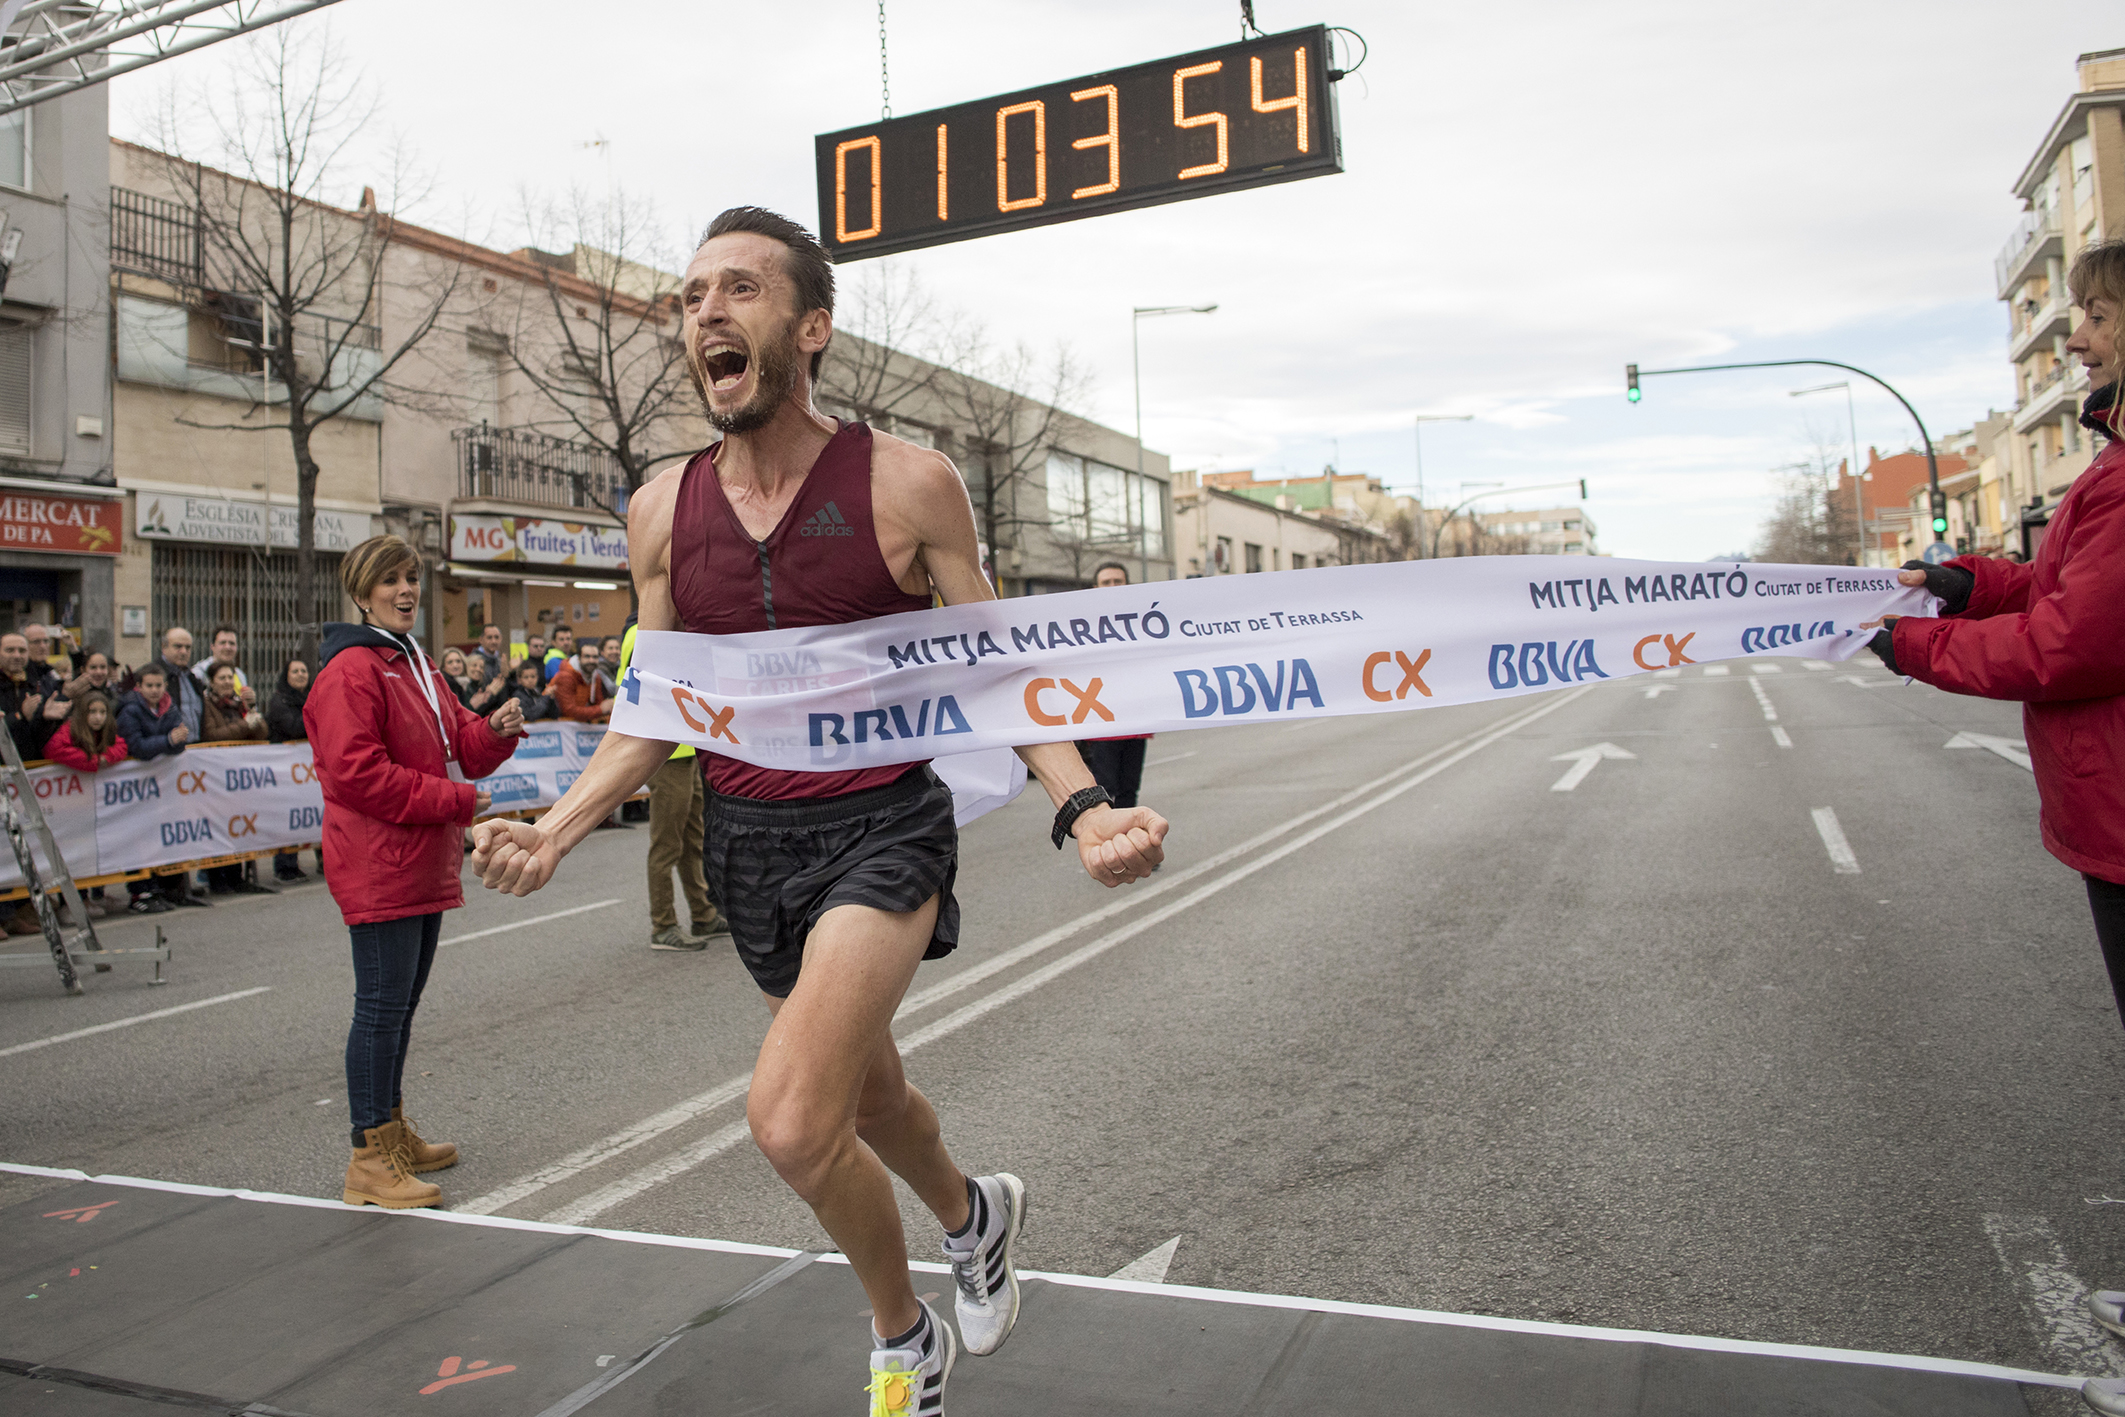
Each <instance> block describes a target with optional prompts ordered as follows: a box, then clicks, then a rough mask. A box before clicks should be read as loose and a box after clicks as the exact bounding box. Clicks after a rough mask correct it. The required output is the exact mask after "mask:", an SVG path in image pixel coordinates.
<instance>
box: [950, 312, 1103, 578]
mask: <svg viewBox="0 0 2125 1417" xmlns="http://www.w3.org/2000/svg"><path fill="white" fill-rule="evenodd" d="M1089 382H1090V374H1089V371H1088V370H1086V369H1085V367H1084V366H1083V365H1082V364H1081V363H1079V362H1078V360H1077V358H1076V356H1075V355H1073V354H1072V353H1071V352H1070V350H1069V348H1068V347H1067V346H1064V345H1057V346H1056V347H1055V349H1054V350H1053V351H1052V352H1050V353H1049V354H1047V355H1041V354H1038V353H1036V352H1035V351H1034V350H1033V348H1032V347H1031V346H1030V345H1027V344H1024V343H1019V344H1015V345H1012V346H1011V347H1009V348H1008V349H999V348H996V347H995V346H992V345H990V344H989V343H988V341H987V339H986V338H985V337H984V336H983V335H982V333H981V332H980V331H979V330H978V329H972V330H970V331H969V332H968V333H967V334H966V335H965V336H964V337H963V343H962V352H961V354H960V357H959V359H958V360H957V361H955V362H954V364H953V365H952V366H951V367H950V368H948V369H947V370H945V371H944V373H943V375H942V377H940V378H939V379H938V381H937V389H936V392H937V396H938V401H939V402H940V403H941V404H942V405H943V406H944V408H945V409H946V410H947V411H948V414H949V416H950V418H951V421H952V425H953V427H954V428H955V429H956V430H957V431H958V433H959V435H960V437H961V438H963V439H964V440H965V443H966V447H965V449H964V450H963V456H962V459H961V464H960V472H961V474H962V475H963V476H964V477H965V478H966V480H967V491H968V494H969V495H970V496H971V497H972V498H973V501H974V519H975V521H976V522H977V523H978V524H979V525H980V527H981V534H982V540H983V542H984V543H986V544H987V546H988V548H989V554H990V556H991V557H992V558H993V557H995V556H997V555H998V554H999V553H1000V552H1001V551H1002V550H1003V549H1004V548H1006V547H1013V546H1017V545H1018V544H1019V540H1020V536H1021V534H1022V532H1023V529H1024V528H1025V527H1027V526H1041V527H1047V528H1049V533H1048V534H1049V538H1050V539H1051V540H1052V541H1053V542H1054V543H1055V544H1056V546H1057V547H1059V548H1060V549H1062V550H1063V551H1065V552H1066V553H1068V554H1070V555H1071V556H1072V557H1073V560H1074V562H1075V563H1082V561H1083V559H1084V557H1085V555H1086V554H1087V553H1088V552H1089V551H1090V550H1092V549H1094V544H1093V542H1092V540H1091V538H1090V536H1089V532H1088V533H1086V534H1083V535H1079V534H1076V533H1073V532H1072V531H1071V530H1070V529H1069V528H1061V527H1055V526H1053V525H1052V524H1051V521H1050V518H1049V515H1048V503H1047V497H1046V493H1045V492H1044V491H1043V492H1042V493H1041V497H1040V501H1039V504H1038V505H1037V506H1036V507H1033V508H1030V509H1029V508H1027V507H1025V506H1024V505H1022V503H1023V501H1024V500H1025V499H1024V498H1023V497H1022V496H1021V494H1022V493H1023V492H1025V490H1026V489H1027V488H1028V487H1029V486H1032V485H1038V486H1041V487H1043V488H1044V487H1045V485H1046V471H1047V463H1048V457H1049V454H1050V453H1051V452H1052V451H1053V450H1054V449H1055V447H1056V446H1057V445H1058V444H1059V443H1061V442H1063V441H1064V437H1063V435H1064V434H1065V433H1066V432H1067V431H1068V430H1069V429H1070V428H1071V427H1073V426H1074V425H1075V424H1076V423H1077V422H1078V420H1077V418H1076V417H1075V416H1074V415H1072V414H1070V413H1067V412H1065V411H1064V410H1066V409H1067V408H1069V407H1071V406H1073V405H1075V404H1077V403H1079V402H1080V401H1081V400H1082V399H1083V397H1084V394H1085V391H1086V389H1087V387H1088V385H1089ZM1077 578H1078V579H1080V580H1082V579H1083V578H1084V576H1083V568H1082V565H1081V564H1079V565H1078V569H1077Z"/></svg>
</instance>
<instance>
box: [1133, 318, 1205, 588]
mask: <svg viewBox="0 0 2125 1417" xmlns="http://www.w3.org/2000/svg"><path fill="white" fill-rule="evenodd" d="M1215 309H1217V306H1216V305H1215V304H1210V305H1139V306H1136V307H1135V308H1134V309H1132V310H1131V311H1130V312H1129V382H1130V383H1131V384H1132V385H1134V386H1135V389H1136V495H1137V506H1138V507H1139V508H1141V507H1142V506H1143V495H1144V366H1143V357H1142V355H1141V354H1139V352H1138V347H1137V346H1138V341H1137V337H1136V327H1137V325H1138V323H1139V322H1140V321H1142V319H1143V318H1144V316H1146V315H1207V314H1209V313H1210V312H1211V311H1212V310H1215ZM1136 564H1137V580H1138V581H1140V582H1141V581H1147V580H1149V579H1151V553H1150V552H1148V551H1146V550H1145V549H1144V529H1143V528H1142V527H1141V526H1139V527H1138V528H1137V529H1136Z"/></svg>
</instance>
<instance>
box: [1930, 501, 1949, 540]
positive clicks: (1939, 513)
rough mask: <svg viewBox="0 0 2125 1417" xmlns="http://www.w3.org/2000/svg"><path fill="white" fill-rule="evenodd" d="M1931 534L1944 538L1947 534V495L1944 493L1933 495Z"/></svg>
mask: <svg viewBox="0 0 2125 1417" xmlns="http://www.w3.org/2000/svg"><path fill="white" fill-rule="evenodd" d="M1933 534H1934V535H1935V536H1946V535H1947V534H1948V494H1947V493H1945V492H1936V493H1934V494H1933Z"/></svg>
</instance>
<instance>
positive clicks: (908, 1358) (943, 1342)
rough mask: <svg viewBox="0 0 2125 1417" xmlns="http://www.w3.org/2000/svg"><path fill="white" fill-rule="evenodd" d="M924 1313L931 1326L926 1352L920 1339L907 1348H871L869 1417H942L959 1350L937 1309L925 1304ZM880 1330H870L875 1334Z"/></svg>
mask: <svg viewBox="0 0 2125 1417" xmlns="http://www.w3.org/2000/svg"><path fill="white" fill-rule="evenodd" d="M915 1302H916V1303H918V1304H922V1301H921V1300H920V1299H918V1300H916V1301H915ZM922 1313H923V1317H924V1318H925V1319H927V1320H928V1321H929V1327H930V1342H929V1345H928V1348H929V1351H928V1352H927V1353H925V1352H924V1351H923V1348H924V1345H923V1343H922V1341H921V1340H920V1339H917V1340H916V1341H915V1343H913V1344H912V1345H910V1346H909V1347H906V1348H886V1347H883V1346H882V1345H881V1346H880V1347H877V1348H873V1349H872V1350H871V1384H870V1387H869V1389H868V1391H869V1393H870V1396H871V1405H870V1409H869V1411H870V1417H942V1414H943V1412H944V1384H945V1379H947V1378H949V1377H951V1376H952V1362H953V1360H954V1359H956V1358H957V1357H958V1356H959V1350H958V1347H957V1345H956V1344H954V1343H953V1341H952V1330H951V1329H950V1328H948V1327H946V1326H945V1323H944V1321H943V1320H941V1319H939V1318H938V1317H937V1314H936V1311H935V1310H933V1309H931V1308H930V1306H929V1305H928V1304H922ZM877 1333H878V1330H876V1329H872V1330H871V1334H872V1336H873V1337H876V1336H877Z"/></svg>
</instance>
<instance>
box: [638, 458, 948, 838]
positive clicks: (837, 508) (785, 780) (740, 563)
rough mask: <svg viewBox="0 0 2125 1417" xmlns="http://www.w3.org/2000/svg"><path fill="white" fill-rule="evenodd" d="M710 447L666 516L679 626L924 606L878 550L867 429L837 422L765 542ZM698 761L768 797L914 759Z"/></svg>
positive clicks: (902, 769) (839, 618)
mask: <svg viewBox="0 0 2125 1417" xmlns="http://www.w3.org/2000/svg"><path fill="white" fill-rule="evenodd" d="M720 446H722V445H721V444H720V443H719V444H717V445H716V447H720ZM716 447H711V448H708V449H706V450H704V451H702V452H699V453H696V454H694V457H693V460H692V461H691V462H689V463H687V465H686V471H685V472H684V473H682V474H681V475H680V480H679V502H678V506H677V507H676V508H675V509H674V511H673V513H672V523H671V598H672V603H673V604H674V605H675V606H677V608H678V611H679V623H680V625H681V626H683V627H684V628H685V629H686V630H688V631H689V632H691V633H693V634H697V635H738V634H747V633H750V632H752V631H755V630H786V629H791V628H794V627H796V626H799V625H846V624H849V623H851V622H853V621H857V620H874V619H876V618H878V617H879V616H881V615H898V614H900V613H901V612H902V611H906V610H927V609H929V608H930V598H929V597H928V596H926V595H909V594H908V593H907V592H906V591H904V590H902V589H901V588H900V586H899V584H898V583H897V582H895V581H894V579H893V574H892V572H891V571H890V570H889V569H888V568H887V567H886V564H885V556H884V553H882V552H881V551H879V549H878V527H877V524H876V523H875V522H873V521H872V519H871V430H870V428H869V426H868V425H866V424H862V423H844V424H842V425H841V429H840V431H839V432H837V433H835V434H834V436H833V438H832V439H831V440H829V441H828V443H827V445H826V447H825V449H824V450H823V451H822V452H821V453H820V454H819V460H818V461H817V462H815V463H813V464H812V470H811V471H810V472H809V473H807V474H806V475H805V478H804V484H803V485H802V486H801V487H799V488H798V489H797V497H796V500H794V501H792V502H791V503H790V504H789V510H788V511H786V512H784V513H783V514H782V520H781V521H780V522H778V523H776V525H775V529H774V530H773V531H771V532H769V533H768V536H767V539H766V540H765V541H755V540H753V538H752V534H751V533H750V532H748V531H747V530H746V529H745V524H744V523H743V522H741V521H739V520H738V513H737V511H736V510H735V509H733V508H732V506H731V504H730V498H728V497H726V496H725V495H724V493H723V483H722V481H721V479H719V478H718V477H717V476H716V464H715V454H716ZM702 757H703V758H704V759H706V766H705V767H704V769H703V771H704V772H705V773H706V775H707V778H708V785H709V787H710V788H711V789H712V790H714V791H716V792H720V793H723V794H724V795H726V796H730V797H751V798H755V799H759V800H763V801H770V802H782V801H789V800H791V799H795V798H813V797H839V796H842V795H843V794H845V793H850V792H862V791H864V790H866V789H868V788H873V787H883V786H884V785H885V784H887V783H889V782H892V781H895V780H896V779H898V778H900V777H901V776H902V775H904V774H906V773H908V772H910V771H912V770H913V769H914V768H916V767H919V766H921V764H919V763H894V764H890V765H888V766H886V767H878V768H859V769H857V770H855V771H854V772H787V771H784V770H782V769H780V768H760V767H754V766H753V765H752V764H750V763H741V762H739V761H738V760H737V759H736V758H726V757H724V756H723V755H722V754H720V753H710V752H705V751H704V752H703V753H702Z"/></svg>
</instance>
